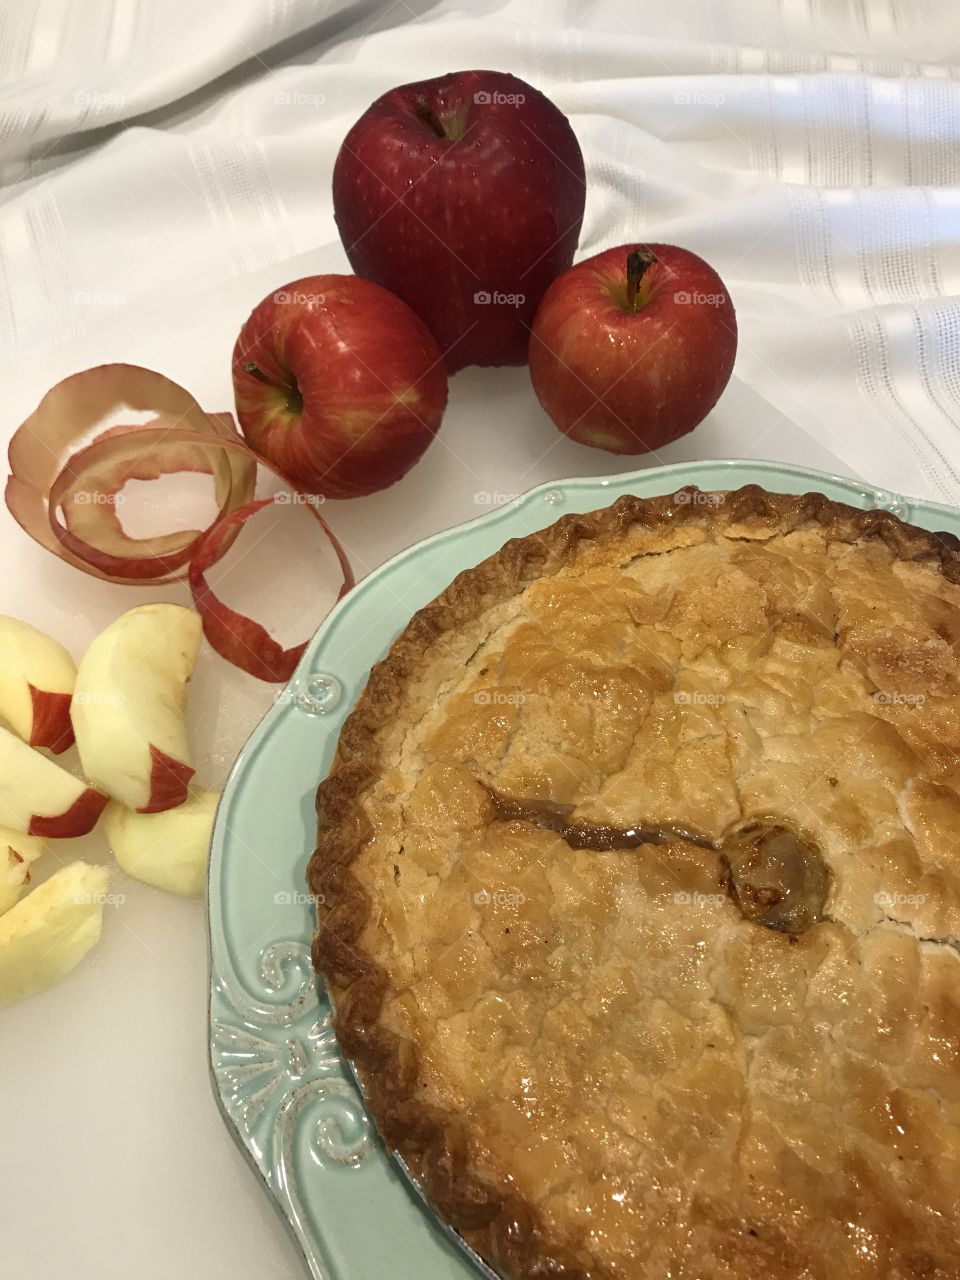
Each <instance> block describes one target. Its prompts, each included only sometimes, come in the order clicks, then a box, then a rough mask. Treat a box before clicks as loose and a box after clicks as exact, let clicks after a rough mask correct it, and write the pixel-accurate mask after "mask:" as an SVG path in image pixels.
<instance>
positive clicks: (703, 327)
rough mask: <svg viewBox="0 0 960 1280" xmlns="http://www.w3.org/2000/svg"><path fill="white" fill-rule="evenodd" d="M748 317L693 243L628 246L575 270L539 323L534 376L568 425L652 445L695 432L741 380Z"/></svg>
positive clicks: (607, 443) (598, 440)
mask: <svg viewBox="0 0 960 1280" xmlns="http://www.w3.org/2000/svg"><path fill="white" fill-rule="evenodd" d="M736 354H737V317H736V312H735V311H734V309H733V303H732V302H731V301H730V295H729V293H728V292H727V288H726V286H725V285H724V283H723V281H722V280H721V279H720V277H719V276H718V275H717V273H716V272H715V271H714V269H713V268H712V267H711V266H708V265H707V263H706V262H704V260H703V259H702V258H699V257H697V255H696V254H695V253H691V252H690V251H689V250H688V249H678V248H677V247H676V245H670V244H650V245H638V244H625V245H619V246H618V247H617V248H616V249H605V250H604V252H603V253H598V254H597V255H596V256H595V257H593V258H588V259H587V260H586V261H585V262H579V263H577V265H576V266H575V267H571V269H570V270H569V271H567V272H565V273H564V274H563V275H562V276H560V277H559V278H558V279H557V280H555V281H554V282H553V284H552V285H551V286H550V288H549V289H548V290H547V293H546V295H545V296H544V299H543V301H542V302H541V304H540V308H539V310H538V311H537V315H536V318H535V320H534V322H533V332H532V334H531V338H530V378H531V380H532V382H533V389H534V390H535V391H536V393H537V397H538V399H539V401H540V403H541V404H542V405H543V407H544V409H546V411H547V413H548V414H549V415H550V417H551V418H552V419H553V421H554V423H555V424H556V425H557V426H558V427H559V428H560V430H561V431H562V432H563V433H564V435H568V436H570V438H571V439H573V440H578V441H579V442H580V443H581V444H589V445H593V446H594V447H595V448H597V449H608V450H609V451H610V452H611V453H645V452H648V451H649V450H651V449H659V448H661V447H662V446H663V445H665V444H669V443H670V441H671V440H676V439H678V437H680V436H682V435H686V433H687V432H688V431H692V430H693V428H694V427H695V426H697V424H698V423H700V422H702V421H703V419H704V418H705V417H706V415H707V414H708V413H709V412H710V410H711V409H712V408H713V406H714V405H715V404H716V402H717V400H718V399H719V398H720V393H721V392H722V391H723V389H724V387H725V386H726V385H727V382H728V381H729V379H730V374H731V372H732V371H733V362H734V360H735V358H736Z"/></svg>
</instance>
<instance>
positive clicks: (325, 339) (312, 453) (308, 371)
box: [233, 275, 447, 498]
mask: <svg viewBox="0 0 960 1280" xmlns="http://www.w3.org/2000/svg"><path fill="white" fill-rule="evenodd" d="M233 387H234V392H235V393H236V400H237V417H238V419H239V421H240V427H241V430H242V431H243V434H244V436H245V437H246V439H247V441H248V442H249V444H250V445H251V446H252V448H253V449H255V450H256V452H257V453H258V454H260V455H261V456H262V457H264V458H267V459H268V460H269V461H270V462H272V463H273V464H274V465H275V467H276V468H277V470H278V471H280V472H281V473H282V474H283V475H284V476H285V477H286V478H287V479H289V480H290V482H291V483H292V484H294V485H296V486H297V487H298V488H300V489H301V490H302V491H305V492H307V493H310V494H317V495H319V496H321V497H325V498H356V497H360V496H361V495H364V494H368V493H374V492H376V491H377V490H378V489H385V488H387V486H388V485H391V484H394V483H395V482H396V481H397V480H399V479H400V477H401V476H404V475H406V473H407V472H408V471H409V470H410V468H411V467H412V466H413V465H414V463H416V462H418V461H419V459H420V458H421V456H422V455H423V453H424V451H425V450H426V448H427V446H428V445H429V444H430V442H431V441H432V440H433V437H434V435H435V434H436V432H437V429H438V428H439V426H440V422H441V419H442V418H443V411H444V409H445V408H446V404H447V375H446V370H445V368H444V363H443V357H442V356H441V353H440V350H439V348H438V347H437V344H436V342H435V341H434V339H433V337H432V336H431V334H430V332H429V330H428V329H427V327H426V325H425V324H424V323H423V321H422V320H420V318H419V317H418V316H417V315H416V314H415V313H414V312H413V311H412V310H411V309H410V308H409V307H408V306H407V305H406V303H404V302H401V301H400V299H399V298H397V297H395V296H394V295H393V294H392V293H388V292H387V290H386V289H381V288H380V287H379V286H378V285H375V284H371V283H370V282H369V281H368V280H360V279H359V278H358V277H356V276H344V275H322V276H307V277H306V278H305V279H302V280H294V281H293V282H292V283H291V284H288V285H285V286H284V287H283V288H282V289H278V290H276V291H275V292H274V293H272V294H269V295H268V296H267V297H266V298H264V299H263V301H262V302H261V303H260V304H259V305H258V306H257V307H255V308H254V310H253V312H252V313H251V315H250V317H249V318H248V320H247V321H246V323H245V324H244V326H243V328H242V329H241V330H240V336H239V337H238V338H237V342H236V346H235V347H234V351H233Z"/></svg>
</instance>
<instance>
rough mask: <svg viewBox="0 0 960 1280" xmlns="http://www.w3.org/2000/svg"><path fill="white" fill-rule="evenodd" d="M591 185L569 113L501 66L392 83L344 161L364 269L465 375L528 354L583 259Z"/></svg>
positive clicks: (354, 245) (346, 199)
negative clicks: (561, 284)
mask: <svg viewBox="0 0 960 1280" xmlns="http://www.w3.org/2000/svg"><path fill="white" fill-rule="evenodd" d="M584 193H585V180H584V172H583V156H582V155H581V154H580V147H579V145H578V143H577V139H576V135H575V134H574V132H573V130H572V129H571V128H570V124H569V122H568V120H567V118H566V116H565V115H563V113H562V112H561V111H559V110H558V109H557V107H555V106H554V105H553V103H552V102H551V101H550V100H549V98H546V97H544V95H543V94H542V93H540V92H539V91H538V90H536V89H534V88H533V87H532V86H531V85H529V84H527V83H526V82H525V81H523V80H518V79H517V77H516V76H511V75H507V74H506V73H505V72H501V71H457V72H452V73H450V74H448V75H445V76H439V77H438V78H437V79H436V80H422V81H420V82H419V83H417V84H405V85H401V86H400V88H398V89H392V90H391V91H390V92H389V93H386V94H384V95H383V97H381V98H378V99H377V101H376V102H374V103H373V105H372V106H371V107H369V108H368V109H367V110H366V111H365V112H364V114H363V115H362V116H361V117H360V119H359V120H358V121H357V123H356V124H355V125H354V126H353V128H352V129H351V130H350V132H349V133H348V134H347V136H346V138H345V139H344V142H343V145H342V147H341V148H340V153H339V155H338V156H337V162H336V165H335V167H334V170H333V209H334V215H335V217H336V220H337V226H338V228H339V230H340V238H341V239H342V240H343V244H344V248H345V249H346V251H347V257H348V258H349V259H350V265H351V266H352V267H353V269H354V271H356V272H357V274H358V275H361V276H365V277H366V279H368V280H375V281H376V282H377V283H378V284H382V285H384V286H385V287H386V288H388V289H391V290H392V291H393V292H394V293H396V294H397V295H398V296H399V297H401V298H403V299H404V301H405V302H408V303H409V304H410V306H411V307H413V309H414V310H415V311H416V312H417V313H418V314H419V315H421V316H422V317H423V319H424V320H425V321H426V322H427V325H428V326H429V328H430V330H431V332H432V333H433V335H434V337H435V338H436V339H437V342H438V343H439V344H440V347H441V349H442V350H443V353H444V356H445V358H446V361H447V368H448V370H449V371H450V372H451V373H453V372H455V371H456V370H457V369H462V368H463V367H464V365H468V364H483V365H500V364H525V363H526V360H527V345H528V339H529V329H530V323H531V321H532V320H533V316H534V312H535V311H536V309H537V304H538V303H539V301H540V299H541V297H542V296H543V292H544V290H545V289H546V287H547V285H549V283H550V282H551V280H553V279H554V277H555V276H556V275H557V274H558V272H560V271H563V270H564V268H565V267H568V266H569V265H570V263H571V262H572V261H573V255H574V251H575V250H576V247H577V239H578V237H579V235H580V223H581V222H582V220H583V202H584Z"/></svg>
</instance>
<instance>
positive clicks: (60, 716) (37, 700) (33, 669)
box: [0, 615, 77, 752]
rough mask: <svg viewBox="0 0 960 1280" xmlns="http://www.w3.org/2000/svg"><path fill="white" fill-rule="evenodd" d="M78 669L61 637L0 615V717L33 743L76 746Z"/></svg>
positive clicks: (61, 748)
mask: <svg viewBox="0 0 960 1280" xmlns="http://www.w3.org/2000/svg"><path fill="white" fill-rule="evenodd" d="M76 679H77V668H76V666H75V664H74V661H73V659H72V658H71V657H70V654H69V653H67V651H66V649H65V648H64V647H63V645H62V644H60V642H59V641H58V640H54V639H53V638H52V637H51V636H48V635H47V634H46V633H45V632H43V631H38V630H37V628H36V627H31V626H30V625H29V624H28V623H26V622H21V621H20V620H19V618H8V617H4V616H2V615H0V717H2V718H3V719H4V720H6V722H7V724H9V725H10V727H11V728H12V729H13V731H14V733H16V734H18V735H19V736H20V737H21V738H22V739H23V740H24V742H27V743H29V744H30V746H31V747H49V748H50V749H51V751H57V752H60V751H66V749H67V747H69V746H71V745H72V744H73V726H72V725H71V723H70V698H71V696H72V694H73V686H74V684H75V682H76Z"/></svg>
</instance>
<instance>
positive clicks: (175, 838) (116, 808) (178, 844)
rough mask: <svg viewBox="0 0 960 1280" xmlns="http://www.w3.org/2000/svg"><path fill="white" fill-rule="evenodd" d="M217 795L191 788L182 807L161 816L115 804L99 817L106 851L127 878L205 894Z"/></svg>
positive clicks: (114, 801)
mask: <svg viewBox="0 0 960 1280" xmlns="http://www.w3.org/2000/svg"><path fill="white" fill-rule="evenodd" d="M219 799H220V796H219V794H218V792H216V791H203V790H202V789H201V788H200V787H191V788H190V793H189V795H188V797H187V799H186V800H185V801H184V802H183V804H181V805H178V806H177V808H176V809H165V810H164V811H163V812H162V813H137V812H135V811H134V810H133V809H127V808H125V807H124V806H123V805H122V804H118V803H117V802H116V800H112V801H111V802H110V804H108V805H107V807H106V810H105V811H104V815H103V825H104V830H105V831H106V833H107V839H108V840H109V842H110V848H111V849H112V850H113V852H114V856H115V857H116V859H117V862H118V863H119V864H120V866H121V867H122V868H123V869H124V871H126V873H127V874H128V875H131V876H134V877H135V878H136V879H137V880H143V881H144V882H145V883H146V884H152V885H156V886H157V888H158V889H170V890H171V891H172V892H173V893H181V894H183V895H184V896H185V897H197V896H198V895H200V894H202V893H203V885H204V881H205V880H206V875H207V855H208V853H209V850H210V836H211V833H212V831H213V819H214V815H215V814H216V812H217V801H218V800H219Z"/></svg>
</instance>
